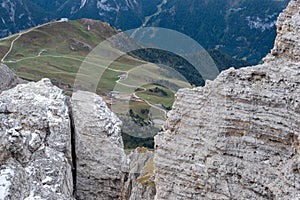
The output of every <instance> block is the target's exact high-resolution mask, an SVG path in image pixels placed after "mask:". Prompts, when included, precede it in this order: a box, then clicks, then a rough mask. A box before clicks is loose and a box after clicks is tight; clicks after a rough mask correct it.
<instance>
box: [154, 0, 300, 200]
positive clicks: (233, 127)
mask: <svg viewBox="0 0 300 200" xmlns="http://www.w3.org/2000/svg"><path fill="white" fill-rule="evenodd" d="M299 12H300V1H299V0H297V1H294V0H292V1H291V3H290V4H289V6H288V8H287V9H286V10H285V11H284V13H283V14H281V15H280V17H279V19H278V23H277V26H278V29H279V35H278V36H277V38H276V42H275V47H274V50H276V51H277V53H274V50H273V51H272V54H273V55H271V54H270V55H268V57H267V58H266V59H265V61H266V63H265V64H262V65H258V66H255V67H248V68H243V69H239V70H234V69H229V70H227V71H225V72H223V73H221V74H220V75H219V76H218V77H217V78H216V80H214V81H208V82H207V84H206V86H205V87H200V88H195V89H182V90H180V91H179V92H178V93H177V95H176V101H175V104H174V106H173V110H172V111H171V112H169V114H168V122H167V124H168V126H167V130H166V131H165V132H162V133H159V134H158V135H157V136H156V137H155V145H156V151H155V155H154V163H155V183H156V190H157V194H156V199H158V200H162V199H170V200H173V199H182V200H185V199H195V200H198V199H205V200H207V199H223V200H225V199H228V200H229V199H237V200H240V199H245V200H246V199H247V200H248V199H253V200H259V199H276V200H277V199H278V200H279V199H280V200H291V199H292V200H296V199H300V153H299V150H300V146H299V141H300V62H299V61H300V60H299V55H300V54H299V47H300V41H299V36H300V20H299ZM288 27H289V28H288Z"/></svg>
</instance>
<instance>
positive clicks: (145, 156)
mask: <svg viewBox="0 0 300 200" xmlns="http://www.w3.org/2000/svg"><path fill="white" fill-rule="evenodd" d="M153 156H154V153H153V152H151V151H148V150H147V149H146V148H143V147H139V148H137V149H135V150H134V151H133V152H131V153H130V154H129V155H128V160H129V172H128V174H127V175H126V176H127V178H126V182H125V185H124V190H123V193H122V199H124V200H125V199H126V200H140V199H144V200H153V199H154V196H155V183H154V162H153Z"/></svg>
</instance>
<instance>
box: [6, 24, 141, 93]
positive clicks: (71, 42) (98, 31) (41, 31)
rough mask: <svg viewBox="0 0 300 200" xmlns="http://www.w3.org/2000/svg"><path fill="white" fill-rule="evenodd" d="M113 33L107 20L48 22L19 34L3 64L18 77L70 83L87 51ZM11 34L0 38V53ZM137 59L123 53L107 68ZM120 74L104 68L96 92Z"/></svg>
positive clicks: (126, 66) (106, 88) (126, 65)
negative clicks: (5, 38) (121, 56)
mask: <svg viewBox="0 0 300 200" xmlns="http://www.w3.org/2000/svg"><path fill="white" fill-rule="evenodd" d="M88 26H89V27H90V30H88ZM116 33H117V31H116V30H115V29H113V28H112V27H110V26H109V25H108V24H107V23H102V22H100V21H95V20H87V19H81V20H76V21H70V22H68V23H65V22H64V23H57V22H55V23H51V24H49V25H45V26H43V27H39V28H37V29H34V30H32V31H30V32H29V33H26V34H23V35H22V36H21V37H20V38H19V39H18V40H17V41H16V42H15V43H14V47H13V49H12V51H11V52H10V54H9V55H8V56H7V57H6V59H5V61H13V62H6V64H7V65H8V66H9V67H10V68H12V69H13V70H14V71H15V72H16V74H17V75H19V76H20V77H22V78H25V79H29V80H39V79H41V78H43V77H47V78H50V79H51V80H52V81H53V82H54V83H56V84H57V85H59V86H62V85H64V86H66V85H67V86H68V87H71V86H72V85H73V83H74V79H75V76H76V73H77V71H78V69H79V67H80V65H81V64H82V61H83V60H84V58H85V57H86V56H87V55H88V53H89V52H90V51H91V50H92V49H93V48H94V47H96V46H97V45H98V44H99V43H100V42H101V41H103V40H104V39H105V38H108V37H110V36H112V35H115V34H116ZM15 37H16V36H15ZM15 37H12V38H8V39H7V40H2V41H0V56H1V57H3V55H4V54H5V52H7V51H8V49H9V46H10V43H11V41H12V40H13V39H14V38H15ZM45 50H46V51H45ZM41 51H43V52H42V53H41ZM39 54H40V55H39ZM141 63H142V62H139V61H137V60H136V59H132V58H130V57H128V56H125V57H123V58H120V59H118V60H116V61H115V62H114V63H113V65H112V66H111V68H113V69H120V70H129V69H131V68H133V67H134V66H136V65H140V64H141ZM120 74H121V73H120V72H114V71H109V70H107V71H106V72H105V76H104V78H103V79H101V82H100V83H99V88H98V90H97V91H98V93H107V92H109V91H110V90H111V89H112V88H113V85H114V83H115V81H116V80H118V75H120ZM64 89H66V87H64Z"/></svg>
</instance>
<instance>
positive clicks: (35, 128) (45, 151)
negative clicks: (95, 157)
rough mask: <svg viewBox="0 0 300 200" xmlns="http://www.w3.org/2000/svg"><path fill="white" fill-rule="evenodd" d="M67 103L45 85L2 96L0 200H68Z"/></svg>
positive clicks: (56, 90) (46, 82) (70, 189)
mask: <svg viewBox="0 0 300 200" xmlns="http://www.w3.org/2000/svg"><path fill="white" fill-rule="evenodd" d="M70 138H71V130H70V119H69V114H68V107H67V104H66V97H65V96H64V95H63V93H62V90H60V89H59V88H57V87H55V86H53V85H52V84H51V83H50V81H49V80H48V79H43V80H41V81H40V82H37V83H28V84H21V85H17V86H16V87H15V88H13V89H10V90H7V91H3V92H2V93H1V94H0V182H1V185H0V199H7V200H8V199H12V200H15V199H26V200H31V199H72V193H73V180H72V174H71V166H72V163H71V143H70V142H71V140H70Z"/></svg>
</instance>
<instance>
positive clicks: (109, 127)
mask: <svg viewBox="0 0 300 200" xmlns="http://www.w3.org/2000/svg"><path fill="white" fill-rule="evenodd" d="M71 105H72V116H73V122H74V127H75V149H76V158H77V159H76V162H77V163H76V166H77V167H76V172H77V173H76V189H77V192H76V193H77V197H78V199H103V200H105V199H120V198H121V193H122V189H123V184H124V178H125V176H124V172H125V171H126V170H127V169H126V163H127V159H126V155H125V152H124V147H123V141H122V136H121V128H120V127H121V121H120V120H119V119H118V118H117V116H116V115H115V114H114V113H112V112H111V111H110V110H109V109H108V107H107V105H106V104H105V102H104V101H103V100H102V98H101V97H100V96H98V95H96V94H94V93H90V92H84V91H77V92H75V93H73V96H72V100H71Z"/></svg>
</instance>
